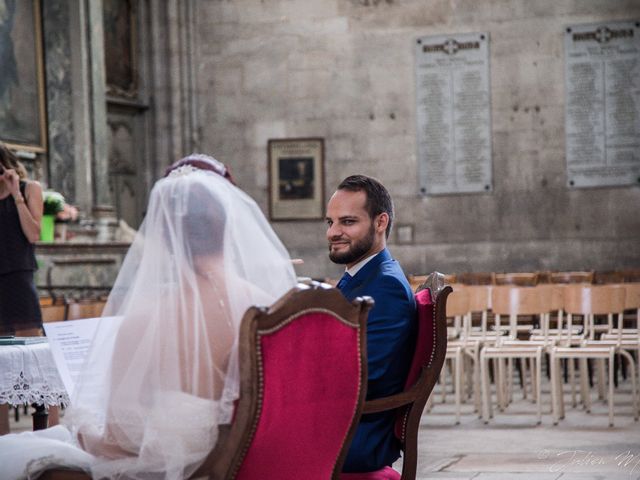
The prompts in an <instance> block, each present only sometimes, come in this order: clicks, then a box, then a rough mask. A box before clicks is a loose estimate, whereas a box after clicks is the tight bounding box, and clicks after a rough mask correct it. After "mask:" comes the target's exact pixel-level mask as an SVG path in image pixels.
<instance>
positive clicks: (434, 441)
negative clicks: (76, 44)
mask: <svg viewBox="0 0 640 480" xmlns="http://www.w3.org/2000/svg"><path fill="white" fill-rule="evenodd" d="M625 387H626V385H623V387H622V388H621V389H619V390H617V393H616V397H615V405H616V416H615V426H614V427H609V426H608V417H607V409H606V405H605V404H604V403H602V402H595V403H594V405H593V412H592V413H591V414H587V413H585V412H584V411H582V410H579V409H572V408H571V406H570V405H567V416H566V418H565V419H564V420H562V421H561V422H560V424H559V425H557V426H553V425H552V421H551V415H550V413H549V395H548V392H546V393H544V394H543V404H544V410H543V412H546V413H545V414H544V415H543V418H542V424H541V425H536V420H535V408H534V405H533V404H532V403H530V402H529V401H526V400H522V399H518V395H517V394H516V399H515V401H514V403H513V404H511V405H510V406H509V408H508V409H507V410H506V411H505V412H498V411H496V412H495V413H494V418H493V419H492V420H491V421H490V422H489V424H488V425H485V424H484V423H483V421H482V420H480V419H479V418H478V417H477V415H476V414H474V413H472V411H471V406H470V405H468V404H467V405H463V412H464V414H463V415H462V419H461V422H460V425H455V424H454V423H455V418H454V415H453V405H451V403H446V404H442V403H439V402H440V397H439V395H438V388H439V387H436V395H435V396H434V398H435V399H436V403H435V404H434V407H433V408H432V410H431V411H430V412H428V413H425V414H424V417H423V420H422V426H421V431H420V437H419V440H420V453H419V459H418V477H417V478H418V479H420V480H426V479H447V480H467V479H474V480H534V479H535V480H557V479H561V480H596V479H600V480H605V479H606V480H638V479H640V424H639V423H638V422H634V420H633V417H632V415H631V410H632V408H631V395H630V392H629V389H628V388H625ZM451 400H452V398H451V396H449V397H448V401H449V402H450V401H451ZM594 400H595V398H594ZM567 401H568V396H567ZM30 428H31V418H30V416H25V415H24V414H22V415H21V420H20V422H19V423H18V424H15V423H13V421H12V429H13V431H17V430H25V429H30ZM395 466H396V467H397V468H398V469H400V468H401V462H398V464H397V465H395Z"/></svg>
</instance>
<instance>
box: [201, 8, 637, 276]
mask: <svg viewBox="0 0 640 480" xmlns="http://www.w3.org/2000/svg"><path fill="white" fill-rule="evenodd" d="M311 3H312V4H313V5H310V4H309V3H308V2H300V1H296V2H291V1H285V0H275V1H274V2H270V3H269V5H268V6H267V5H265V4H263V3H262V2H259V1H258V0H251V1H246V2H242V5H240V2H235V1H229V2H205V1H199V2H197V4H196V5H197V6H196V7H195V9H196V12H197V15H196V18H197V20H196V22H197V30H198V31H199V32H202V37H201V39H198V38H196V42H198V48H197V51H198V55H199V56H198V58H196V59H195V63H196V64H200V65H204V67H203V72H205V73H206V74H203V75H199V78H198V79H197V85H198V92H197V95H198V98H199V102H198V118H199V121H200V128H201V132H202V134H201V138H202V144H201V147H202V150H203V151H207V152H210V153H212V154H214V155H215V156H217V157H218V158H220V160H222V161H225V162H227V163H229V164H230V165H231V166H232V169H234V172H238V173H237V174H236V177H237V178H238V180H239V184H240V186H241V187H243V188H245V189H246V190H247V191H248V192H249V193H250V194H251V195H252V196H253V197H254V198H256V200H257V201H258V202H259V204H260V206H261V207H262V208H263V210H264V211H265V212H266V211H267V201H268V195H267V188H268V184H267V177H266V174H265V173H263V172H266V162H267V159H266V140H268V138H294V137H300V136H320V137H324V139H325V146H326V163H325V175H326V192H325V193H326V196H327V198H328V197H329V195H330V194H331V193H332V192H333V190H334V188H335V186H336V185H337V183H338V182H339V181H340V180H341V179H342V178H343V177H344V176H346V175H348V174H351V173H354V172H358V171H359V172H363V173H366V174H369V175H373V176H376V177H378V178H380V179H381V180H382V181H383V182H384V183H385V184H386V185H387V186H388V187H389V189H390V190H391V193H392V194H393V195H394V198H395V200H396V204H397V205H398V207H399V209H398V212H399V213H398V221H400V220H401V223H411V224H413V225H414V244H413V245H396V244H395V240H393V239H394V237H392V241H391V249H392V251H393V252H394V253H395V254H396V256H398V257H399V259H401V260H402V262H403V265H404V266H405V269H406V270H407V271H408V272H409V273H423V272H424V271H428V270H432V269H435V268H436V267H437V268H439V269H441V270H443V271H462V270H471V271H481V270H514V271H517V270H526V269H536V268H552V269H583V268H604V269H615V268H623V267H625V266H630V267H635V268H637V267H638V266H639V265H640V252H638V249H637V248H635V249H631V250H625V249H624V245H631V244H632V243H633V241H634V240H637V239H638V238H640V225H638V221H637V220H635V219H633V218H631V215H630V214H628V213H627V212H626V211H625V205H631V204H639V203H640V191H639V189H638V188H637V187H629V188H614V189H595V190H569V189H568V188H567V187H566V171H565V169H566V167H565V160H564V143H565V140H564V106H563V101H564V97H563V95H564V64H563V62H564V50H563V44H562V38H563V36H562V32H563V26H564V25H566V24H572V23H583V22H592V21H599V20H603V21H604V20H611V19H624V18H638V17H639V16H640V5H638V4H637V3H635V4H634V3H633V2H630V1H616V2H608V1H606V0H594V1H592V2H588V5H587V4H585V3H583V2H574V1H571V0H564V1H555V0H543V1H541V2H528V1H525V0H511V1H506V0H489V1H486V2H477V1H471V0H464V1H455V2H452V1H448V0H429V1H418V0H413V1H407V2H390V1H386V0H379V1H376V0H336V1H322V2H311ZM472 31H488V32H489V34H490V81H491V114H492V145H493V174H494V191H493V193H489V194H484V193H483V194H478V195H445V196H438V197H427V198H422V197H420V196H419V195H418V192H417V179H416V176H417V158H416V140H415V84H414V83H415V78H414V72H413V69H414V58H413V53H412V45H413V42H414V40H415V38H417V37H419V36H422V35H442V34H447V33H460V32H463V33H464V32H472ZM269 124H272V125H273V127H269ZM634 202H635V203H634ZM274 227H275V228H276V231H277V232H278V233H279V234H280V236H281V238H282V239H283V241H284V243H285V244H286V246H287V247H288V248H289V249H290V250H291V252H292V255H294V256H300V257H302V258H304V259H305V265H303V266H301V267H298V272H299V273H301V274H306V275H311V276H318V275H329V274H336V273H337V272H339V267H336V266H333V265H331V264H330V263H329V262H328V260H327V258H326V241H325V238H324V231H325V226H324V224H323V223H322V222H317V223H314V222H277V223H275V224H274Z"/></svg>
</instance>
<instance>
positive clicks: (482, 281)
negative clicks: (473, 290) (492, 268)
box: [456, 272, 495, 285]
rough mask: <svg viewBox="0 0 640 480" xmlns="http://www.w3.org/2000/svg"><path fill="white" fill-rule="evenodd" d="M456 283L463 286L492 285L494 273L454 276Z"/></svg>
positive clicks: (472, 273) (465, 273) (470, 273)
mask: <svg viewBox="0 0 640 480" xmlns="http://www.w3.org/2000/svg"><path fill="white" fill-rule="evenodd" d="M456 277H457V278H456V279H457V281H458V283H462V284H463V285H492V284H493V283H494V277H495V273H493V272H464V273H458V274H457V275H456Z"/></svg>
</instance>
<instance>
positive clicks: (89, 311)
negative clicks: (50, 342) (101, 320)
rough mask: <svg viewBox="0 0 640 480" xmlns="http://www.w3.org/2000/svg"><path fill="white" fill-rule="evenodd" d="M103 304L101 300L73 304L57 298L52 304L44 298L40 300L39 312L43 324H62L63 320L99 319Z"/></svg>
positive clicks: (103, 301)
mask: <svg viewBox="0 0 640 480" xmlns="http://www.w3.org/2000/svg"><path fill="white" fill-rule="evenodd" d="M105 304H106V302H105V300H102V299H95V300H94V299H87V300H81V301H77V302H74V301H66V300H65V299H62V298H58V299H56V301H55V302H53V301H50V300H49V299H48V298H47V297H45V298H44V299H41V300H40V311H41V312H42V321H43V322H45V323H46V322H62V321H65V320H79V319H82V318H94V317H99V316H100V315H101V314H102V310H103V309H104V306H105Z"/></svg>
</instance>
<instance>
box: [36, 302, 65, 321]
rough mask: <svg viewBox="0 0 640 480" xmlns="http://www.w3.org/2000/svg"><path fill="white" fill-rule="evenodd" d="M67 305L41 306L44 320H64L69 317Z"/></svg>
mask: <svg viewBox="0 0 640 480" xmlns="http://www.w3.org/2000/svg"><path fill="white" fill-rule="evenodd" d="M67 307H68V306H67V305H43V306H41V307H40V312H41V313H42V321H43V322H45V323H46V322H62V321H64V320H66V319H67Z"/></svg>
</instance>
